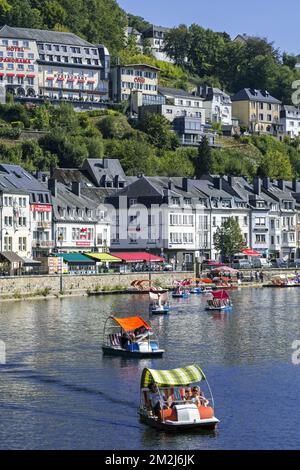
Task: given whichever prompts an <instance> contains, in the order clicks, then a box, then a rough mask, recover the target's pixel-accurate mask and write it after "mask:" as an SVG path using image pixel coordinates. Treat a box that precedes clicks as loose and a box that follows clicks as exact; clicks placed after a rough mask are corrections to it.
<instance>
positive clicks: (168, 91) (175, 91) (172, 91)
mask: <svg viewBox="0 0 300 470" xmlns="http://www.w3.org/2000/svg"><path fill="white" fill-rule="evenodd" d="M158 91H159V93H161V94H162V95H171V96H180V97H183V98H184V97H186V96H187V97H189V98H193V99H198V100H200V99H201V100H202V98H200V96H195V95H193V94H192V93H189V92H188V91H185V90H182V89H180V88H167V87H162V86H159V87H158Z"/></svg>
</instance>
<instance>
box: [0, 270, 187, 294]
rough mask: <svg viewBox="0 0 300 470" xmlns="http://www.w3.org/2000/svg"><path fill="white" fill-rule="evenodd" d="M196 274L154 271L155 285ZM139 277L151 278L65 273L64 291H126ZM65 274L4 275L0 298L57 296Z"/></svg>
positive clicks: (163, 284) (146, 275)
mask: <svg viewBox="0 0 300 470" xmlns="http://www.w3.org/2000/svg"><path fill="white" fill-rule="evenodd" d="M187 277H193V273H191V272H169V271H164V272H159V273H151V280H152V283H153V285H155V284H156V283H157V284H158V285H161V286H163V287H172V285H173V282H174V281H175V280H183V279H185V278H187ZM136 279H145V280H148V279H149V274H148V273H129V274H118V273H114V274H97V275H71V274H65V275H63V276H62V291H63V292H64V293H66V294H72V293H74V294H75V293H76V292H77V293H79V292H87V291H94V290H96V291H101V290H126V289H129V288H130V287H131V283H132V281H134V280H136ZM60 286H61V276H59V275H45V276H10V277H2V278H0V299H1V297H2V298H16V299H18V298H20V297H23V296H26V297H27V296H30V295H32V296H37V295H44V296H46V295H51V294H53V295H55V294H58V293H59V292H60V290H61V288H60Z"/></svg>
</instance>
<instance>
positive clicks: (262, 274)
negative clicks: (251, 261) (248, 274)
mask: <svg viewBox="0 0 300 470" xmlns="http://www.w3.org/2000/svg"><path fill="white" fill-rule="evenodd" d="M259 280H260V282H264V273H263V270H261V271H260V273H259Z"/></svg>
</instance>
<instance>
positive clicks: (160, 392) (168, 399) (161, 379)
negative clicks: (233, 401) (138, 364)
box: [139, 364, 219, 431]
mask: <svg viewBox="0 0 300 470" xmlns="http://www.w3.org/2000/svg"><path fill="white" fill-rule="evenodd" d="M200 382H201V383H202V382H203V383H205V384H206V387H207V391H208V393H207V395H206V396H205V395H204V393H203V391H202V390H201V388H200V385H199V384H200ZM139 415H140V419H141V421H142V422H144V423H146V424H148V425H150V426H152V427H155V428H157V429H161V430H165V431H188V430H195V429H206V430H213V429H215V427H216V425H217V424H218V423H219V420H218V419H217V418H216V417H215V415H214V399H213V395H212V392H211V388H210V386H209V383H208V381H207V378H206V376H205V374H204V372H203V371H202V369H201V368H200V367H199V366H198V365H196V364H193V365H189V366H186V367H180V368H178V369H171V370H156V369H148V368H145V369H144V370H143V372H142V376H141V396H140V408H139Z"/></svg>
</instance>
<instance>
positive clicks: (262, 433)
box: [0, 289, 300, 449]
mask: <svg viewBox="0 0 300 470" xmlns="http://www.w3.org/2000/svg"><path fill="white" fill-rule="evenodd" d="M232 299H233V303H234V308H233V311H232V312H230V313H213V314H212V313H210V312H206V311H205V305H206V297H205V296H191V297H190V298H188V299H173V300H172V301H171V303H172V307H173V308H172V310H171V312H170V314H169V315H164V316H152V315H151V314H149V310H148V302H147V297H144V296H141V295H136V296H134V295H132V296H104V297H94V298H93V297H91V298H74V299H63V300H60V299H53V300H49V301H33V302H26V303H23V302H22V303H19V302H16V303H3V304H1V305H0V331H1V339H2V340H4V341H5V342H6V351H7V364H6V365H3V366H0V372H1V373H0V412H1V421H0V442H1V448H12V449H13V448H20V449H38V448H41V449H47V448H57V449H84V448H86V449H88V448H91V449H112V448H116V447H117V448H119V449H142V448H145V449H197V448H198V449H214V448H218V449H224V448H225V449H226V448H298V447H299V436H298V434H299V433H298V432H297V429H298V413H299V411H298V410H299V398H298V397H299V392H300V379H299V373H297V372H298V370H297V369H296V367H295V366H293V365H292V364H291V353H292V350H291V344H292V342H293V341H294V340H295V339H300V323H299V310H298V301H299V291H298V290H297V289H290V290H289V289H282V290H281V289H278V290H272V289H265V290H263V289H249V290H241V291H235V292H233V293H232ZM136 314H138V315H142V316H143V317H144V318H145V319H146V320H149V321H150V322H151V323H152V325H153V327H154V328H155V330H156V331H157V332H158V334H159V336H160V342H161V347H163V348H164V349H165V350H166V353H165V355H164V357H163V358H162V359H153V360H151V359H150V360H149V359H144V360H140V361H133V360H128V359H126V358H118V357H102V352H101V336H102V332H103V326H104V321H105V319H106V318H107V316H108V315H118V316H127V315H136ZM190 363H199V364H200V365H202V367H203V368H204V370H205V372H206V373H207V376H208V379H209V381H210V384H211V386H212V389H213V393H214V397H215V401H216V416H217V417H218V418H219V419H221V424H220V427H219V429H218V431H217V432H216V433H215V434H213V435H211V434H210V435H206V434H203V433H201V434H198V433H197V434H196V435H193V434H187V435H180V436H176V435H175V436H174V435H168V434H165V433H158V432H157V431H156V430H153V429H151V428H147V427H146V426H145V425H144V424H142V423H140V422H139V421H138V416H137V407H138V404H139V381H140V376H141V372H142V370H143V368H144V367H153V368H162V369H168V368H172V367H178V366H181V365H185V364H190ZM278 410H280V412H279V411H278ZM283 433H284V434H283ZM282 435H284V440H283V439H282Z"/></svg>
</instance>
